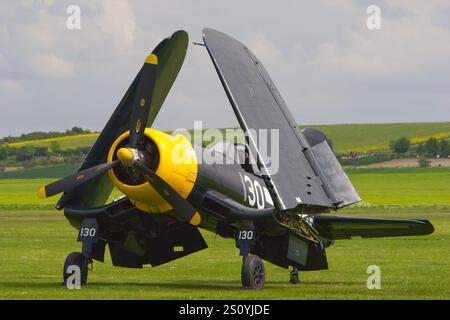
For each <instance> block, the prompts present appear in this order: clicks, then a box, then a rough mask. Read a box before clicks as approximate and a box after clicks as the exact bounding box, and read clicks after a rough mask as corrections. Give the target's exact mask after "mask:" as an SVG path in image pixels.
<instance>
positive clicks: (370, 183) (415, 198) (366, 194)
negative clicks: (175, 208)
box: [0, 168, 450, 211]
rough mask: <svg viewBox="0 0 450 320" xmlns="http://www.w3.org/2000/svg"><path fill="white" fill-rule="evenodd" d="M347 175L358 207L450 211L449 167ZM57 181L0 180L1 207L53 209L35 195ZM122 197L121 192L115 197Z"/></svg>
mask: <svg viewBox="0 0 450 320" xmlns="http://www.w3.org/2000/svg"><path fill="white" fill-rule="evenodd" d="M347 172H348V174H349V177H350V180H351V181H352V183H353V184H354V185H355V188H356V190H357V191H358V192H359V194H360V196H361V198H362V199H363V202H362V204H360V205H359V207H364V208H368V207H373V208H377V206H378V207H380V206H381V207H382V208H383V209H389V208H390V207H392V208H394V209H395V210H397V209H402V208H403V209H405V208H406V209H412V208H413V207H415V208H418V209H427V210H428V211H429V210H438V211H442V210H447V209H448V210H449V211H450V168H425V169H420V168H398V169H397V168H385V169H374V168H370V169H363V168H362V169H347ZM54 180H55V179H0V208H2V207H3V208H19V209H20V208H25V207H28V208H35V206H39V205H47V207H48V208H50V207H52V205H53V204H54V203H55V202H56V201H57V197H53V198H49V199H46V200H41V199H38V198H37V197H36V192H37V190H38V189H39V187H40V186H42V185H45V184H47V183H50V182H52V181H54ZM119 196H120V193H119V192H114V193H113V195H112V197H114V198H117V197H119Z"/></svg>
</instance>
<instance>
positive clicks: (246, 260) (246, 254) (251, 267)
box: [236, 221, 266, 290]
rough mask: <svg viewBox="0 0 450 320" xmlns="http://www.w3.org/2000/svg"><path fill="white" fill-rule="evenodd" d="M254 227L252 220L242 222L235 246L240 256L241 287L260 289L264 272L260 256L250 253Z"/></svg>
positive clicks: (254, 236)
mask: <svg viewBox="0 0 450 320" xmlns="http://www.w3.org/2000/svg"><path fill="white" fill-rule="evenodd" d="M255 231H256V229H255V226H254V225H253V222H251V221H248V222H246V223H243V225H242V226H241V228H240V229H239V231H238V233H237V234H236V247H237V248H239V254H240V255H241V256H242V269H241V282H242V288H243V289H252V290H261V289H262V288H264V282H265V280H266V276H265V274H266V272H265V270H264V264H263V261H262V260H261V258H260V257H258V256H257V255H252V254H250V249H251V248H252V247H253V246H254V245H255V244H256V233H255Z"/></svg>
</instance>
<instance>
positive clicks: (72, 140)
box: [6, 122, 450, 152]
mask: <svg viewBox="0 0 450 320" xmlns="http://www.w3.org/2000/svg"><path fill="white" fill-rule="evenodd" d="M302 127H303V128H305V127H310V128H317V129H319V130H321V131H323V132H324V133H325V134H326V135H327V136H328V138H329V139H331V141H332V143H333V147H334V150H335V151H337V152H351V151H355V152H368V151H377V150H387V149H389V141H391V140H396V139H398V138H400V137H403V136H405V137H407V138H409V139H410V140H411V142H412V143H413V144H416V143H420V142H424V141H425V140H427V139H428V138H430V137H435V138H437V139H448V138H450V122H429V123H392V124H334V125H303V126H302ZM97 136H98V133H84V134H78V135H73V134H72V135H66V136H60V137H52V138H46V139H37V140H25V141H20V142H15V143H9V144H6V145H8V146H10V147H22V146H25V145H33V146H35V147H41V146H47V147H50V144H51V143H52V142H53V141H56V142H58V143H59V145H60V147H61V149H62V150H67V149H76V148H78V147H89V146H92V144H93V143H94V142H95V140H96V138H97Z"/></svg>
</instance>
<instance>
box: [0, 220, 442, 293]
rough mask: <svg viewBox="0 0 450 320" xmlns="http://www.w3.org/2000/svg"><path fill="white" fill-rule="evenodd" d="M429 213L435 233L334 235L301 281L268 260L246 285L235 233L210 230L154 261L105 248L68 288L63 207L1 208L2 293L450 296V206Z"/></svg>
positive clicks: (71, 236)
mask: <svg viewBox="0 0 450 320" xmlns="http://www.w3.org/2000/svg"><path fill="white" fill-rule="evenodd" d="M359 215H364V216H373V214H368V213H364V212H361V213H359ZM378 216H379V214H378ZM383 216H395V217H401V218H418V217H421V218H423V217H424V216H418V215H417V214H414V215H411V214H400V215H399V214H396V215H383ZM425 218H428V219H430V220H431V221H432V222H433V223H434V225H435V227H436V232H435V233H434V234H433V235H430V236H421V237H399V238H386V239H359V238H356V239H352V240H341V241H337V242H336V243H335V245H334V246H333V247H331V248H329V249H328V250H327V255H328V260H329V267H330V270H325V271H314V272H304V273H301V274H300V277H301V284H300V285H299V286H292V285H290V284H289V283H288V281H287V280H288V276H289V274H288V271H287V270H285V269H282V268H278V267H276V266H273V265H271V264H270V263H266V264H265V265H266V277H267V280H266V281H267V282H266V287H265V289H264V290H263V291H259V292H254V291H247V290H244V291H243V290H241V289H240V266H241V259H240V257H239V256H238V253H237V250H236V248H235V247H234V243H233V241H230V240H225V239H222V238H220V237H215V235H213V234H211V233H209V232H205V233H204V236H205V239H206V241H207V243H208V245H209V248H208V249H206V250H203V251H201V252H198V253H195V254H193V255H190V256H188V257H185V258H183V259H180V260H177V261H174V262H171V263H168V264H166V265H163V266H160V267H156V268H150V267H145V268H144V269H142V270H140V269H125V268H117V267H113V266H111V261H110V258H109V255H108V254H107V258H106V262H105V263H104V264H103V263H95V264H94V270H93V271H92V272H90V274H89V284H88V286H86V287H83V288H82V289H81V290H68V289H66V288H65V287H63V286H62V285H61V281H62V280H61V279H62V265H63V262H64V259H65V257H66V255H67V254H68V253H69V252H72V251H78V250H79V249H80V245H79V243H77V242H76V241H75V240H76V231H75V230H74V229H72V228H71V227H70V226H69V225H68V223H67V222H66V221H65V219H64V217H62V216H61V214H60V213H55V212H43V211H35V212H33V211H27V212H21V211H16V212H14V211H11V212H3V213H1V214H0V235H1V237H0V270H1V271H0V272H1V276H0V287H1V288H2V289H1V290H0V299H392V298H395V299H449V298H450V286H449V285H448V284H449V283H450V274H449V272H448V267H449V261H450V250H448V248H449V247H448V244H449V241H450V213H429V214H427V215H426V216H425ZM369 265H378V266H379V267H380V268H381V277H382V278H381V290H368V289H367V288H366V281H367V277H368V274H366V269H367V267H368V266H369Z"/></svg>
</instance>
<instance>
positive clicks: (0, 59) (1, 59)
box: [0, 52, 7, 68]
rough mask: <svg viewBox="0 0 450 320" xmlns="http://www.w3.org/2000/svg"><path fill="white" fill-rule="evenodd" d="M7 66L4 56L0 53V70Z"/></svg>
mask: <svg viewBox="0 0 450 320" xmlns="http://www.w3.org/2000/svg"><path fill="white" fill-rule="evenodd" d="M6 66H7V63H6V58H5V56H4V55H3V54H2V53H1V52H0V68H4V67H6Z"/></svg>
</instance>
